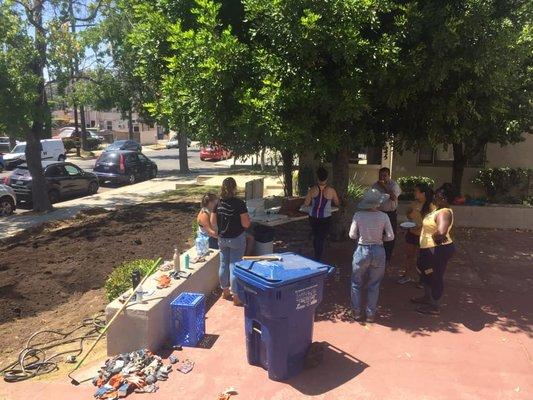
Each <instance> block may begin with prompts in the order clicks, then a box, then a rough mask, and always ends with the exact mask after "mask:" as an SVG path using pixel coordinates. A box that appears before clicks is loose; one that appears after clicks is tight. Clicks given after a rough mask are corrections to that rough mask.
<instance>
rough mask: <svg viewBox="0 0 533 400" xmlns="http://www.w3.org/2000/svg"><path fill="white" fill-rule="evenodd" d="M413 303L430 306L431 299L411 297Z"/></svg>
mask: <svg viewBox="0 0 533 400" xmlns="http://www.w3.org/2000/svg"><path fill="white" fill-rule="evenodd" d="M411 303H415V304H424V305H429V304H430V303H429V299H428V298H427V297H426V296H421V297H411Z"/></svg>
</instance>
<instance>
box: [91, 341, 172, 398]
mask: <svg viewBox="0 0 533 400" xmlns="http://www.w3.org/2000/svg"><path fill="white" fill-rule="evenodd" d="M168 361H169V364H167V365H164V364H163V360H162V358H161V357H159V356H158V355H155V354H153V353H152V352H150V351H149V350H146V349H143V350H137V351H134V352H131V353H123V354H120V355H118V356H115V357H113V358H109V359H108V360H107V361H106V362H105V364H104V365H103V366H102V367H101V368H100V371H99V372H98V375H96V376H95V377H94V378H93V381H92V382H93V384H94V385H95V386H97V387H98V389H97V390H96V393H95V394H94V397H95V398H97V399H107V400H115V399H119V398H124V397H126V396H128V395H129V394H130V393H133V392H135V393H154V392H156V391H157V390H158V389H159V387H158V386H157V385H156V382H159V381H166V380H167V379H168V375H169V374H170V372H172V365H171V364H175V363H177V362H178V359H177V358H176V357H174V356H172V355H171V356H170V357H169V359H168Z"/></svg>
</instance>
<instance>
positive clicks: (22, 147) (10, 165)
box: [4, 139, 67, 170]
mask: <svg viewBox="0 0 533 400" xmlns="http://www.w3.org/2000/svg"><path fill="white" fill-rule="evenodd" d="M25 152H26V142H19V143H17V145H16V146H15V147H13V150H11V152H9V153H6V154H4V166H5V169H7V170H12V169H14V168H15V167H16V166H17V165H20V164H23V163H24V162H26V153H25ZM66 159H67V156H66V151H65V146H64V145H63V141H62V140H61V139H43V140H41V160H48V161H65V160H66Z"/></svg>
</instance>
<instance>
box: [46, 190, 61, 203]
mask: <svg viewBox="0 0 533 400" xmlns="http://www.w3.org/2000/svg"><path fill="white" fill-rule="evenodd" d="M48 198H49V199H50V203H52V204H55V203H57V202H58V201H59V198H60V195H59V192H58V191H57V190H50V191H49V192H48Z"/></svg>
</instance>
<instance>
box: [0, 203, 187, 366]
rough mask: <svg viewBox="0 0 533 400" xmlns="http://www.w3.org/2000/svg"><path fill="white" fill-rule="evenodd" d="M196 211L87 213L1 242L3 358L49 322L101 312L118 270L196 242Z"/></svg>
mask: <svg viewBox="0 0 533 400" xmlns="http://www.w3.org/2000/svg"><path fill="white" fill-rule="evenodd" d="M196 212H197V205H196V204H195V203H183V202H179V203H176V202H165V203H151V204H146V205H141V206H135V207H128V208H124V209H121V210H117V211H114V212H110V213H106V214H100V215H92V216H91V215H85V216H83V217H80V218H79V219H76V220H74V221H69V222H67V223H64V224H65V225H66V226H57V224H54V225H51V226H49V227H47V228H44V229H43V230H42V231H41V232H38V233H34V234H31V235H26V237H23V236H20V237H19V238H18V239H17V240H16V241H12V242H11V243H9V244H1V245H0V254H1V255H2V256H1V258H0V282H1V283H0V301H1V302H2V308H1V309H0V347H1V348H2V350H3V351H2V353H3V355H4V356H5V357H6V358H9V359H10V358H12V357H13V355H14V354H15V352H18V351H19V350H20V348H21V345H22V340H23V339H24V338H25V337H27V335H28V334H29V333H31V332H34V331H37V330H39V329H42V328H43V326H44V325H46V327H47V328H50V329H54V328H65V327H68V326H73V325H76V324H78V323H79V322H80V321H81V320H82V319H83V318H86V317H89V316H91V315H93V314H94V313H96V312H98V311H99V310H103V308H104V307H105V304H106V299H105V294H104V290H103V289H102V288H103V286H104V282H105V280H106V277H107V276H108V274H109V273H110V272H111V271H112V270H113V268H115V267H116V266H118V265H119V264H121V263H122V262H124V261H130V260H134V259H139V258H156V257H159V256H163V257H168V258H170V257H171V256H172V252H173V246H174V245H175V244H179V245H181V246H185V245H186V242H187V241H188V240H189V239H190V237H191V222H192V220H193V218H194V216H195V215H196ZM2 358H4V357H2ZM5 361H6V360H4V359H3V360H2V363H1V364H4V362H5Z"/></svg>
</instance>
